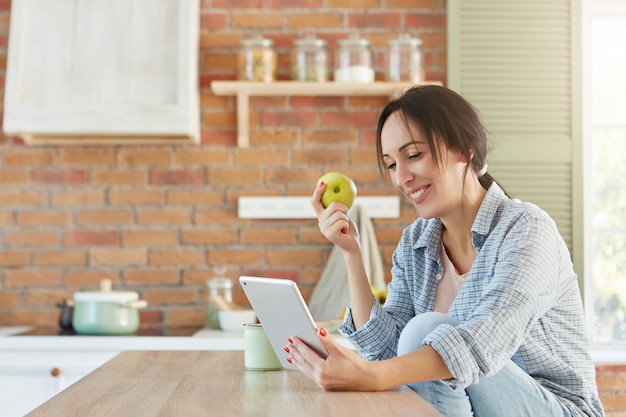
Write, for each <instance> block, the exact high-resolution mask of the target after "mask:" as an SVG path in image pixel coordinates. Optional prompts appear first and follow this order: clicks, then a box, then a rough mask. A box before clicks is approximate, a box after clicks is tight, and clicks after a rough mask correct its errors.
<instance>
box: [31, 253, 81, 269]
mask: <svg viewBox="0 0 626 417" xmlns="http://www.w3.org/2000/svg"><path fill="white" fill-rule="evenodd" d="M33 265H37V266H81V265H87V253H86V252H85V251H81V250H69V249H68V250H57V251H37V252H33Z"/></svg>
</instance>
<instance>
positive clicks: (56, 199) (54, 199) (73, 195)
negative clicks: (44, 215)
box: [50, 190, 104, 207]
mask: <svg viewBox="0 0 626 417" xmlns="http://www.w3.org/2000/svg"><path fill="white" fill-rule="evenodd" d="M50 203H51V204H52V205H53V206H58V207H76V206H102V205H104V191H103V190H81V191H65V190H53V191H51V192H50Z"/></svg>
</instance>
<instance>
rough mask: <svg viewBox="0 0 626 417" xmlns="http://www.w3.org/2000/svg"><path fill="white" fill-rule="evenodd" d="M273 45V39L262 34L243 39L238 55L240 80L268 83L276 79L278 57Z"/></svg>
mask: <svg viewBox="0 0 626 417" xmlns="http://www.w3.org/2000/svg"><path fill="white" fill-rule="evenodd" d="M273 45H274V42H273V41H272V40H270V39H265V38H262V37H260V36H257V37H254V38H251V39H245V40H243V41H242V47H241V51H240V52H239V57H238V60H239V65H238V78H239V80H241V81H262V82H266V83H269V82H272V81H275V80H276V67H277V57H276V52H274V50H273V49H272V46H273Z"/></svg>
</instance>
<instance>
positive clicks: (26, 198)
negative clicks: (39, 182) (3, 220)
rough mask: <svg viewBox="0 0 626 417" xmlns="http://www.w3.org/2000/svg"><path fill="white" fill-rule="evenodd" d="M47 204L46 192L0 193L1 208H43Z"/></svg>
mask: <svg viewBox="0 0 626 417" xmlns="http://www.w3.org/2000/svg"><path fill="white" fill-rule="evenodd" d="M45 202H46V197H45V192H44V191H26V190H18V191H0V206H13V207H16V206H43V205H44V204H45Z"/></svg>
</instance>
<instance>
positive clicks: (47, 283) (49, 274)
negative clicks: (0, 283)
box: [4, 269, 62, 288]
mask: <svg viewBox="0 0 626 417" xmlns="http://www.w3.org/2000/svg"><path fill="white" fill-rule="evenodd" d="M61 284H62V282H61V272H60V271H50V270H48V269H46V270H40V269H34V270H31V269H20V270H8V271H6V273H5V280H4V285H5V288H21V287H51V286H59V285H61Z"/></svg>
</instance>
